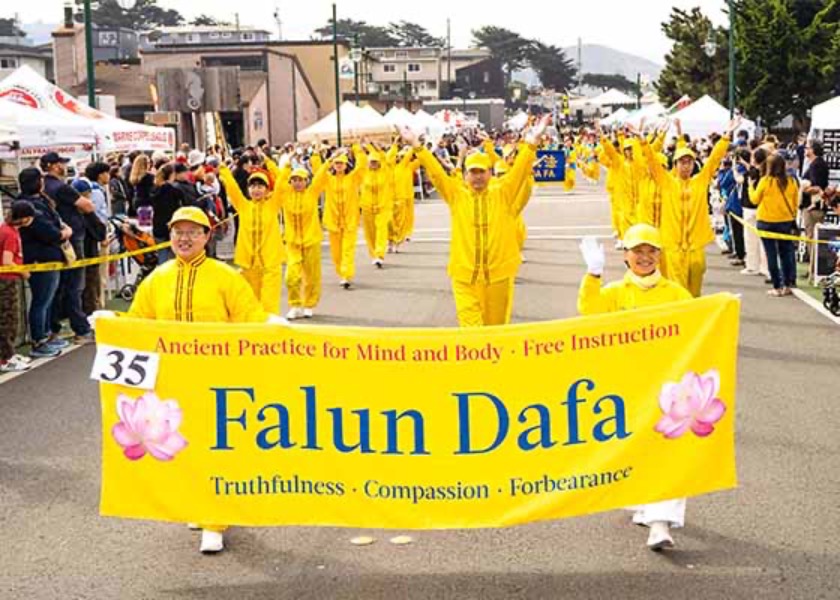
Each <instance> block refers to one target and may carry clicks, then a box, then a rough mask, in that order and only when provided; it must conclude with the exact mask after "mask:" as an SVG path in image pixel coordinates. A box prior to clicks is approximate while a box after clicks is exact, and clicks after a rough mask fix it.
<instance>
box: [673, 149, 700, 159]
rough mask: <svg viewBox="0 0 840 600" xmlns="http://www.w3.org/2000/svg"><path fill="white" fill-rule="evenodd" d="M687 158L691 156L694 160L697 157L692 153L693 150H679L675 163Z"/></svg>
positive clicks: (675, 155) (675, 156)
mask: <svg viewBox="0 0 840 600" xmlns="http://www.w3.org/2000/svg"><path fill="white" fill-rule="evenodd" d="M686 156H690V157H691V158H692V159H695V158H697V155H696V154H694V152H692V150H691V148H677V152H676V154H674V162H679V160H680V159H681V158H685V157H686Z"/></svg>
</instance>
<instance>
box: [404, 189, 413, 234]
mask: <svg viewBox="0 0 840 600" xmlns="http://www.w3.org/2000/svg"><path fill="white" fill-rule="evenodd" d="M403 202H404V203H405V226H404V227H403V236H402V237H403V240H406V239H408V238H410V237H411V236H412V235H413V234H414V196H412V197H411V198H406V199H405V200H404V201H403Z"/></svg>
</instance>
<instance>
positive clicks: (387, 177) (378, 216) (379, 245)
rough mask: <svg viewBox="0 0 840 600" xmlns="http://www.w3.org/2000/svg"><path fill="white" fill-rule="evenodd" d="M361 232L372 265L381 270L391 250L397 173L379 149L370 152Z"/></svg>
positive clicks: (361, 205)
mask: <svg viewBox="0 0 840 600" xmlns="http://www.w3.org/2000/svg"><path fill="white" fill-rule="evenodd" d="M359 206H360V207H361V209H362V228H363V229H364V234H365V243H366V244H367V249H368V255H370V258H371V263H372V264H374V265H376V267H377V268H379V269H381V268H382V267H383V266H384V265H385V252H386V251H387V250H388V230H389V227H390V225H391V218H392V216H393V214H394V171H393V169H392V168H390V167H389V166H388V165H387V163H386V159H385V158H384V157H383V156H382V154H381V153H380V152H379V150H378V149H376V148H374V147H372V146H371V147H370V148H369V149H368V169H367V172H366V173H365V176H364V178H363V179H362V196H361V199H360V202H359Z"/></svg>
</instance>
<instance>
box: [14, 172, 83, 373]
mask: <svg viewBox="0 0 840 600" xmlns="http://www.w3.org/2000/svg"><path fill="white" fill-rule="evenodd" d="M18 182H19V184H20V190H21V198H22V199H24V200H28V201H29V202H30V203H31V204H32V206H33V207H34V208H35V218H34V220H33V221H32V225H30V226H29V227H26V228H25V229H22V230H21V232H20V239H21V242H22V243H23V263H24V264H27V265H33V264H38V263H49V262H59V263H60V262H62V261H63V260H64V254H63V253H62V251H61V243H62V242H63V241H65V240H69V239H70V236H71V234H72V231H71V230H70V228H69V227H68V226H67V225H64V224H63V223H62V222H61V218H60V217H59V216H58V212H56V210H55V206H54V205H53V203H52V202H51V201H50V200H48V199H47V198H46V197H45V196H43V195H42V191H43V189H44V179H43V176H42V175H41V171H39V170H38V169H35V168H30V169H24V170H22V171H21V172H20V174H19V175H18ZM59 277H60V274H59V272H58V271H44V272H33V273H32V274H31V276H30V278H29V290H30V293H31V294H32V300H31V303H30V305H29V335H30V337H31V338H32V350H31V352H30V356H32V357H33V358H45V357H51V356H57V355H58V354H60V353H61V348H62V347H64V344H52V343H50V339H49V335H50V328H49V327H50V321H51V318H50V317H51V313H52V306H53V301H54V300H55V295H56V292H57V291H58V283H59Z"/></svg>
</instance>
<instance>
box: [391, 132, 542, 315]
mask: <svg viewBox="0 0 840 600" xmlns="http://www.w3.org/2000/svg"><path fill="white" fill-rule="evenodd" d="M549 120H550V117H548V116H547V117H544V118H543V119H542V120H541V121H540V122H539V123H538V124H537V125H536V126H535V127H534V128H533V129H532V130H531V131H530V132H529V133H528V135H527V137H526V138H525V143H524V144H523V145H522V146H521V148H520V150H519V155H518V156H517V158H516V161H515V162H514V164H513V167H512V168H511V169H510V172H509V173H508V174H507V175H505V177H504V178H503V179H500V180H494V179H493V175H492V166H493V165H492V164H491V160H492V159H491V158H490V157H489V156H488V155H486V154H482V153H480V152H476V153H473V154H471V155H470V156H468V157H467V160H466V163H465V165H464V170H465V174H464V178H463V179H456V178H454V177H450V176H449V175H447V174H446V171H444V169H443V167H442V166H441V165H440V163H439V162H438V161H437V159H436V158H435V157H434V156H433V155H432V153H431V152H429V151H428V150H427V149H426V148H421V144H420V141H419V139H418V137H417V136H416V135H415V134H414V133H413V132H411V131H410V130H408V129H403V132H402V136H403V139H404V140H405V141H406V142H408V143H409V144H411V145H412V146H414V147H415V148H418V151H417V157H418V158H419V160H420V164H421V165H422V166H423V168H424V169H426V172H427V173H428V174H429V178H430V179H431V180H432V183H433V184H434V186H435V188H436V189H437V190H438V192H439V193H440V195H441V196H442V197H443V199H444V201H446V203H447V204H448V205H449V210H450V214H451V216H452V242H451V246H450V257H449V268H448V271H449V276H450V277H451V279H452V291H453V294H454V296H455V307H456V310H457V312H458V323H459V324H460V325H461V327H481V326H487V325H505V324H507V323H509V322H510V315H511V311H512V308H513V281H514V278H515V276H516V272H517V271H518V270H519V265H520V264H521V263H522V254H521V252H520V248H519V244H518V242H517V233H516V231H517V224H516V219H517V217H518V215H519V214H520V213H521V212H522V210H523V209H524V208H525V204H526V203H527V201H528V200H529V198H523V197H522V196H520V191H521V190H522V188H523V186H525V185H526V183H527V182H528V180H529V177H530V176H531V173H532V168H533V165H534V160H535V158H536V144H537V143H538V141H539V139H540V136H541V135H542V134H543V132H544V131H545V129H546V127H548V123H549ZM517 199H520V202H517Z"/></svg>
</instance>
